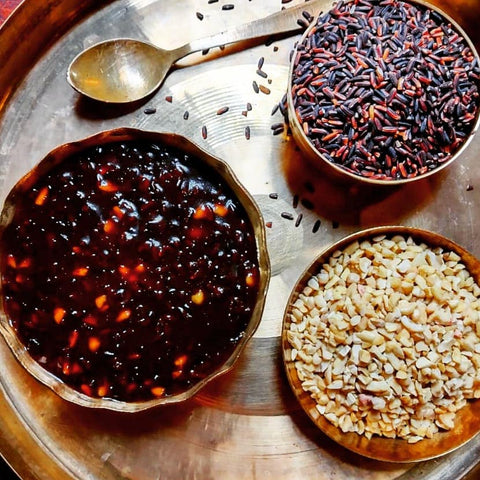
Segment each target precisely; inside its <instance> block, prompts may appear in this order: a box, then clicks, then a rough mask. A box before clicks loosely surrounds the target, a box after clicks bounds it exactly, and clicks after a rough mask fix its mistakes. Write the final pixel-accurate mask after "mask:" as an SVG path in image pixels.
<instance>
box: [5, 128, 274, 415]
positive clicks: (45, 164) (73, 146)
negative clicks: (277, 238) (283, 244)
mask: <svg viewBox="0 0 480 480" xmlns="http://www.w3.org/2000/svg"><path fill="white" fill-rule="evenodd" d="M129 140H149V141H154V142H158V143H160V144H163V145H167V146H171V147H174V148H178V149H180V150H182V151H184V152H186V153H189V154H191V155H193V156H195V157H196V158H198V159H200V160H201V161H203V162H204V163H205V164H207V165H208V166H210V167H212V168H213V169H214V170H216V171H217V172H218V173H219V174H220V175H221V177H222V178H223V179H224V180H225V181H226V183H227V184H228V185H229V186H230V187H231V189H232V190H233V192H234V194H235V195H236V196H237V198H238V199H239V201H240V202H241V204H242V205H243V207H244V208H245V210H246V212H247V215H248V217H249V219H250V222H251V224H252V226H253V229H254V233H255V238H256V246H257V256H258V264H259V290H258V295H257V299H256V304H255V308H254V310H253V313H252V316H251V319H250V321H249V324H248V326H247V328H246V330H245V333H244V335H243V337H242V339H241V340H240V341H239V343H238V344H237V345H236V347H235V349H234V351H233V352H232V353H231V355H230V357H229V358H228V359H227V361H226V362H225V363H224V364H223V365H220V366H219V367H218V368H217V369H216V370H214V371H211V372H210V373H209V374H208V375H207V376H206V377H205V378H203V379H201V380H199V381H198V383H196V384H194V385H193V386H192V387H190V388H189V389H188V390H185V391H183V392H181V393H178V394H175V395H171V396H164V397H160V398H158V399H153V400H148V401H143V402H140V401H139V402H123V401H119V400H114V399H109V398H93V397H90V396H87V395H85V394H83V393H81V392H78V391H76V390H74V389H73V388H71V387H69V386H68V385H66V384H65V383H63V382H62V381H61V380H59V379H58V378H57V377H56V376H54V375H53V374H52V373H50V372H48V371H47V370H45V369H44V368H43V367H42V366H41V365H40V364H39V363H37V362H36V361H35V360H34V359H33V358H32V357H31V356H30V355H29V354H28V352H27V350H26V348H25V346H24V345H23V344H22V343H21V342H20V340H19V338H18V336H17V334H16V332H15V331H14V329H13V328H12V326H11V325H10V322H9V319H8V318H7V315H6V314H5V311H4V309H3V305H2V307H0V332H1V333H2V335H3V337H4V338H5V340H6V342H7V344H8V345H9V347H10V349H11V350H12V352H13V354H14V355H15V357H16V358H17V359H18V361H19V362H20V363H21V364H22V365H23V366H24V367H25V369H26V370H27V371H28V372H29V373H31V374H32V375H33V376H34V377H35V378H36V379H37V380H39V381H40V382H42V383H44V384H45V385H47V386H48V387H50V388H51V389H52V390H53V391H55V392H56V393H57V394H58V395H59V396H60V397H62V398H64V399H65V400H68V401H70V402H73V403H76V404H78V405H82V406H85V407H92V408H105V409H109V410H115V411H119V412H138V411H141V410H146V409H148V408H151V407H155V406H158V405H163V404H170V403H176V402H182V401H185V400H188V399H189V398H191V397H192V396H193V395H195V394H196V393H197V392H198V391H199V390H200V389H201V388H202V387H204V386H205V385H206V384H207V383H208V382H210V381H211V380H213V379H214V378H216V377H218V376H219V375H222V374H224V373H226V372H227V371H228V370H230V369H231V368H232V367H233V365H234V364H235V362H236V360H237V359H238V357H239V356H240V354H241V353H242V351H243V349H244V348H245V345H246V344H247V342H248V341H249V339H250V338H251V337H252V335H253V334H254V332H255V330H256V329H257V327H258V325H259V323H260V320H261V317H262V313H263V308H264V304H265V297H266V293H267V287H268V282H269V279H270V263H269V258H268V254H267V249H266V238H265V227H264V221H263V218H262V215H261V213H260V210H259V209H258V207H257V205H256V203H255V202H254V200H253V199H252V197H251V196H250V194H249V193H248V192H247V190H246V189H245V188H244V187H243V186H242V185H241V184H240V183H239V181H238V180H237V178H236V176H235V175H234V173H233V172H232V170H231V169H230V167H229V166H228V165H227V164H226V163H225V162H223V161H222V160H220V159H218V158H216V157H214V156H212V155H210V154H208V153H206V152H205V151H203V150H202V149H201V148H200V147H198V146H197V145H195V144H194V143H192V142H191V141H190V140H188V139H186V138H184V137H182V136H180V135H176V134H172V133H158V132H147V131H142V130H137V129H133V128H119V129H114V130H109V131H105V132H101V133H98V134H96V135H93V136H90V137H88V138H85V139H82V140H79V141H76V142H72V143H68V144H65V145H61V146H59V147H57V148H55V149H54V150H53V151H51V152H50V153H49V154H48V155H47V156H46V157H45V158H44V159H43V160H42V161H41V162H40V163H39V164H37V165H36V166H35V167H34V168H33V169H32V170H31V171H30V172H29V173H28V174H26V175H25V176H24V177H23V178H22V179H21V180H20V181H19V182H18V183H17V184H16V185H15V186H14V187H13V189H12V190H11V192H10V193H9V195H8V197H7V199H6V201H5V205H4V207H3V211H2V214H1V217H0V236H1V235H2V232H3V230H4V229H5V227H6V225H8V224H9V222H10V221H11V218H12V216H13V212H14V211H15V208H16V205H15V202H14V199H15V195H16V193H18V192H19V191H21V190H22V189H25V188H28V187H29V186H30V185H31V184H32V183H33V182H34V181H35V180H36V179H37V178H38V176H40V175H42V174H43V173H45V172H47V171H48V170H50V169H51V168H52V167H53V166H55V165H57V164H59V163H61V162H62V161H63V160H64V159H66V158H67V157H69V156H71V155H73V154H75V153H78V152H80V151H82V150H85V149H87V148H90V147H93V146H96V145H105V144H107V143H113V142H121V141H129Z"/></svg>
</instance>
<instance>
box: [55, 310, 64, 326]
mask: <svg viewBox="0 0 480 480" xmlns="http://www.w3.org/2000/svg"><path fill="white" fill-rule="evenodd" d="M65 313H66V312H65V310H64V309H63V308H62V307H57V308H55V309H54V310H53V319H54V320H55V323H56V324H58V325H60V323H62V320H63V318H64V317H65Z"/></svg>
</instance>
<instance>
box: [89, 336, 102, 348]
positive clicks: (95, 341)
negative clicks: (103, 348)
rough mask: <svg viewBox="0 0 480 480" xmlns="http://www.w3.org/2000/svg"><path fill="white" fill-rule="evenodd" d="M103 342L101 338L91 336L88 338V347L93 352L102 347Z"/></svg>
mask: <svg viewBox="0 0 480 480" xmlns="http://www.w3.org/2000/svg"><path fill="white" fill-rule="evenodd" d="M100 345H101V342H100V339H99V338H97V337H90V338H89V339H88V349H89V350H90V351H91V352H96V351H98V349H99V348H100Z"/></svg>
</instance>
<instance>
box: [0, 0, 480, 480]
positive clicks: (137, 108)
mask: <svg viewBox="0 0 480 480" xmlns="http://www.w3.org/2000/svg"><path fill="white" fill-rule="evenodd" d="M95 3H97V2H94V1H93V0H82V1H77V0H63V1H59V0H25V2H24V3H23V4H22V6H21V8H20V9H19V10H17V11H16V12H15V14H14V15H13V16H12V17H11V18H10V19H9V21H8V22H7V23H6V25H5V26H4V28H2V29H1V30H0V61H1V63H2V69H1V71H0V202H2V203H3V200H4V199H5V197H6V195H7V193H8V191H9V189H10V188H11V187H12V186H13V185H14V184H15V182H16V181H17V180H18V179H19V178H20V177H21V176H22V175H23V174H25V173H26V172H27V171H28V170H29V169H30V168H31V167H32V166H33V165H34V164H35V163H36V162H38V161H39V160H40V159H41V158H42V157H43V156H44V155H45V154H46V153H47V152H48V151H49V150H51V149H52V148H54V147H56V146H57V145H59V144H62V143H65V142H69V141H73V140H76V139H80V138H83V137H85V136H87V135H89V134H93V133H96V132H98V131H101V130H105V129H110V128H115V127H120V126H131V127H137V128H144V129H147V130H163V131H173V132H177V133H180V134H182V135H185V136H187V137H189V138H191V139H192V140H193V141H195V142H196V143H198V144H199V145H200V146H201V147H203V148H205V149H206V150H208V151H210V152H212V153H214V154H215V155H217V156H219V157H222V158H224V159H225V160H226V161H228V163H229V164H230V165H231V166H232V168H233V169H234V171H235V172H236V173H237V175H238V177H239V178H240V180H241V181H242V182H243V184H244V185H245V186H246V188H247V189H249V191H250V192H251V193H252V194H253V195H254V197H255V199H256V200H257V202H258V203H259V205H260V208H261V210H262V212H263V214H264V216H265V220H266V222H271V228H269V229H267V230H268V249H269V254H270V257H271V261H272V274H273V276H272V281H271V284H270V288H269V292H268V297H267V304H266V308H265V313H264V316H263V318H262V322H261V324H260V327H259V329H258V331H257V332H256V334H255V336H254V338H253V339H252V340H251V341H250V342H249V345H248V346H247V348H246V350H245V352H244V354H243V355H242V357H241V359H240V361H239V363H238V364H237V366H236V367H235V368H234V370H233V371H231V372H230V373H229V374H227V375H225V376H223V377H221V378H220V379H218V380H217V381H215V382H214V383H212V384H211V385H209V386H207V387H206V388H205V389H204V390H202V391H201V392H200V393H199V394H198V395H196V396H195V398H193V399H192V400H190V401H188V402H185V403H184V404H182V405H175V406H169V407H165V408H159V409H155V410H152V411H149V412H145V413H141V414H135V415H119V414H115V413H111V412H110V413H108V412H103V411H93V410H88V409H85V408H81V407H78V406H74V405H70V404H68V403H66V402H65V401H63V400H61V399H60V398H58V397H57V396H56V395H55V394H53V393H52V392H50V391H49V390H48V389H47V388H46V387H43V386H42V385H40V384H39V383H38V382H36V381H35V380H33V379H32V378H31V377H30V376H29V375H28V374H27V373H26V372H25V371H24V370H23V369H22V368H21V367H20V366H19V365H18V364H17V362H16V361H15V360H14V358H13V355H12V354H11V352H10V351H9V349H8V348H7V347H6V345H5V344H4V342H3V341H0V363H1V365H2V368H1V370H0V409H1V412H2V414H1V415H0V431H1V434H0V451H1V453H2V454H3V455H4V456H5V457H6V458H7V460H8V461H9V462H10V463H11V464H12V465H13V466H14V468H15V469H16V470H17V471H18V472H19V474H20V476H21V477H22V478H24V479H30V478H32V479H40V480H43V479H68V478H78V479H92V480H113V479H131V480H134V479H135V480H154V479H160V478H161V479H162V480H164V479H165V480H169V479H177V478H189V479H194V478H199V479H216V478H222V479H227V480H228V479H267V478H274V479H287V478H288V479H292V478H305V479H309V478H315V479H319V480H324V479H325V480H326V479H331V478H335V479H338V480H342V479H350V478H355V479H359V480H361V479H375V480H393V479H397V480H400V479H402V480H407V479H413V478H425V479H430V480H437V479H438V480H440V479H445V478H448V479H460V478H464V476H465V475H466V474H467V473H468V471H469V470H470V469H472V468H473V467H475V466H476V462H477V458H478V457H479V454H480V438H479V437H477V438H476V439H474V440H473V441H471V442H470V443H469V444H468V445H466V446H465V447H464V448H461V449H460V450H457V451H456V452H454V453H452V454H450V455H448V456H446V457H442V458H440V459H437V460H432V461H429V462H425V463H422V464H417V465H401V464H387V463H381V462H376V461H373V460H368V459H364V458H362V457H359V456H357V455H355V454H351V453H349V452H347V451H345V450H343V449H342V448H341V447H339V446H337V445H336V444H334V443H333V442H332V441H331V440H329V439H328V438H327V437H326V436H325V435H323V434H322V433H321V432H319V431H318V430H317V429H316V428H315V427H314V425H313V424H312V423H311V422H310V420H309V419H308V418H307V417H306V415H305V414H304V413H303V411H302V410H301V409H300V407H299V406H298V405H297V403H296V401H295V398H294V396H293V394H292V392H291V391H290V389H289V387H288V384H287V381H286V378H285V375H284V372H283V365H282V363H281V355H280V331H281V322H282V315H283V311H284V308H285V302H286V299H287V297H288V294H289V292H290V290H291V288H292V287H293V285H294V283H295V280H296V279H297V277H298V276H299V275H300V273H301V272H302V271H303V270H304V268H306V266H307V265H308V264H309V263H310V261H311V260H312V259H313V258H314V256H316V254H317V253H318V252H319V251H320V250H321V249H322V248H324V247H325V246H327V245H329V244H330V243H332V242H334V241H335V240H338V239H339V238H341V237H343V236H345V235H346V234H349V233H351V232H354V231H356V230H359V229H361V228H363V227H368V226H374V225H381V224H394V223H397V224H404V225H411V226H416V227H421V228H425V229H430V230H434V231H437V232H439V233H441V234H443V235H445V236H447V237H450V238H452V239H453V240H455V241H456V242H458V243H460V244H461V245H463V246H464V247H466V248H467V249H469V250H471V251H472V252H473V253H474V254H476V255H480V242H479V240H478V234H477V231H476V227H477V223H476V219H477V216H478V210H479V208H480V207H479V205H480V204H479V202H480V173H479V169H478V166H477V165H476V161H477V157H478V153H479V151H480V140H479V138H477V139H475V140H474V142H472V144H471V146H470V147H469V148H468V150H467V151H466V152H465V154H464V156H463V158H461V159H460V161H459V162H458V163H456V164H454V165H453V166H452V167H451V168H449V169H448V171H446V172H444V173H441V174H439V175H438V176H434V177H432V178H431V179H429V180H428V181H425V182H420V183H418V184H415V185H413V186H412V185H408V186H405V187H402V188H398V189H395V190H388V191H384V190H382V191H379V190H374V191H372V190H365V189H361V188H359V187H358V186H351V187H345V186H338V185H335V184H332V183H330V182H327V181H325V179H324V178H323V177H322V176H321V175H319V174H318V173H317V172H315V171H313V170H312V169H311V167H310V166H308V164H307V163H306V162H305V161H304V160H303V159H302V157H301V155H300V154H299V152H298V151H297V149H296V148H295V145H294V143H293V140H292V139H291V138H290V137H289V136H287V135H275V136H274V135H272V131H271V128H270V127H271V125H272V124H274V123H278V122H281V121H282V117H281V115H280V113H279V112H277V113H275V114H274V115H273V116H272V115H271V112H272V109H273V107H274V106H275V104H276V103H278V101H279V100H280V99H281V98H282V96H283V94H284V93H285V91H286V86H287V74H288V61H289V52H290V50H291V48H292V46H293V42H294V41H295V40H296V39H297V38H298V37H295V36H293V37H290V38H284V39H281V40H276V41H274V42H273V43H270V42H267V43H268V45H266V44H265V43H261V44H260V45H258V46H253V45H250V44H243V45H242V46H241V47H238V46H233V47H227V48H226V49H225V50H223V51H221V50H219V49H215V50H213V51H212V52H210V54H209V55H207V56H203V55H201V54H196V55H194V56H192V57H191V58H189V59H186V60H184V61H182V62H181V65H180V67H181V68H178V69H175V70H174V71H173V72H172V73H171V74H170V75H169V77H168V78H167V80H166V82H165V84H164V85H163V86H162V88H161V89H160V90H159V91H158V92H157V93H156V94H155V95H154V96H153V97H151V98H149V99H148V100H147V101H146V102H144V103H141V104H136V105H133V106H130V107H122V108H114V107H103V106H99V105H95V104H92V103H90V102H87V101H85V100H84V99H81V98H79V97H78V95H77V94H76V93H75V92H73V90H71V89H70V87H69V86H68V85H67V83H66V81H65V72H66V68H67V65H68V63H69V61H70V59H71V58H73V56H74V55H75V54H76V53H78V52H79V51H80V50H81V49H82V48H84V47H86V46H89V45H91V44H92V43H95V42H97V41H99V40H102V39H107V38H110V37H115V36H131V37H139V38H143V39H147V40H149V41H151V42H152V43H156V44H158V45H160V46H162V47H166V48H169V47H174V46H178V45H180V44H182V43H185V42H187V41H189V40H192V39H195V38H198V37H200V36H203V35H207V34H211V33H215V32H217V31H219V30H223V29H225V28H226V27H228V26H231V25H236V24H240V23H244V22H245V21H248V20H251V19H256V18H259V17H262V16H265V15H267V14H269V13H273V12H275V11H278V10H280V8H281V6H282V5H281V2H280V0H264V1H262V2H260V1H258V0H252V1H249V2H247V1H240V0H238V1H236V2H234V5H235V8H234V9H233V10H229V11H223V10H221V6H222V5H223V4H225V3H226V2H222V1H220V2H218V3H212V4H209V3H208V2H207V0H197V1H194V0H177V1H175V2H171V1H167V0H117V1H112V2H102V4H101V6H100V7H99V6H98V5H97V6H96V8H95V9H93V10H92V6H94V4H95ZM295 3H296V2H291V3H290V4H289V5H288V6H290V5H294V4H295ZM297 3H298V2H297ZM436 3H437V4H439V5H441V6H443V7H444V8H445V9H446V10H447V11H448V12H449V13H450V14H451V15H452V16H453V17H454V18H455V19H456V20H457V21H459V23H460V24H462V25H463V26H464V28H466V29H467V31H468V32H469V33H470V35H471V37H472V39H473V40H474V41H475V43H476V44H477V45H479V44H480V37H479V34H478V32H477V31H476V30H475V25H476V24H477V23H478V20H479V15H480V13H479V11H480V2H479V1H478V0H468V1H467V0H463V1H457V2H454V1H453V0H448V1H447V0H443V1H442V2H440V1H437V2H436ZM329 5H330V2H329V1H327V0H326V1H325V8H328V6H329ZM196 12H201V13H202V14H203V15H204V17H203V20H199V18H197V16H196ZM18 38H20V39H21V40H22V42H21V43H20V44H19V43H17V42H18V40H17V39H18ZM27 44H28V47H27ZM18 45H20V46H18ZM247 46H248V47H250V48H244V47H247ZM260 57H264V58H265V63H264V66H263V70H264V71H265V72H266V73H267V74H268V78H267V79H264V78H262V77H259V76H258V75H257V74H256V69H257V62H258V59H259V58H260ZM254 80H256V81H257V83H258V84H263V85H265V86H266V87H268V88H269V89H270V94H268V95H267V94H264V93H261V92H260V93H258V94H257V93H255V92H254V91H253V88H252V82H253V81H254ZM167 96H171V97H172V102H171V103H170V102H168V101H166V100H165V97H167ZM248 102H249V103H251V105H252V110H251V111H248V113H247V115H246V116H245V115H244V114H243V113H242V112H244V111H245V110H246V104H247V103H248ZM223 106H228V107H229V111H228V112H227V113H226V114H224V115H216V112H217V110H218V109H219V108H221V107H223ZM146 108H155V109H156V112H155V113H153V114H149V115H147V114H146V113H145V112H144V111H145V109H146ZM187 110H188V112H189V118H188V120H185V119H184V112H185V111H187ZM204 125H205V126H206V127H207V131H208V136H207V138H206V139H204V138H203V137H202V126H204ZM246 126H249V127H250V131H251V137H250V139H249V140H247V138H246V137H245V133H244V132H245V127H246ZM312 186H313V187H314V191H312ZM471 187H473V189H472V188H471ZM272 192H275V193H278V199H273V198H270V196H269V194H270V193H272ZM296 195H298V198H299V199H300V201H299V202H298V205H297V206H296V207H295V206H294V204H295V203H296V202H294V197H295V196H296ZM310 204H312V205H313V206H314V209H313V210H312V209H310V208H307V207H309V206H310ZM282 212H288V213H291V214H292V216H293V217H294V218H297V216H298V214H299V213H301V214H302V215H303V218H302V221H301V223H300V225H299V226H297V227H296V226H295V221H294V220H293V221H292V220H288V219H286V218H283V217H282V216H281V214H282ZM318 219H320V220H321V226H320V228H319V230H318V231H317V232H316V233H313V232H312V227H313V225H314V224H315V222H316V221H317V220H318ZM472 478H473V477H472Z"/></svg>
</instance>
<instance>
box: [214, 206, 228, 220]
mask: <svg viewBox="0 0 480 480" xmlns="http://www.w3.org/2000/svg"><path fill="white" fill-rule="evenodd" d="M213 211H214V212H215V214H216V215H218V216H219V217H225V216H226V215H227V214H228V208H227V207H226V206H225V205H222V204H221V203H216V204H215V208H214V210H213Z"/></svg>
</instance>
